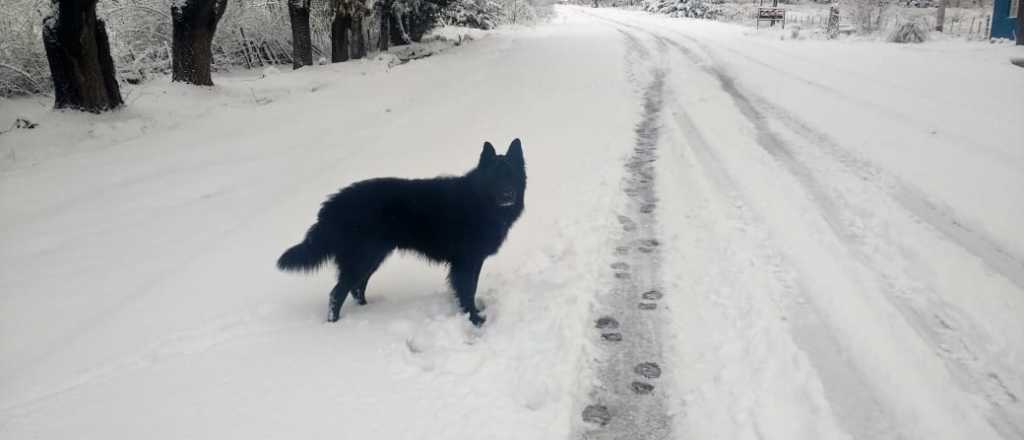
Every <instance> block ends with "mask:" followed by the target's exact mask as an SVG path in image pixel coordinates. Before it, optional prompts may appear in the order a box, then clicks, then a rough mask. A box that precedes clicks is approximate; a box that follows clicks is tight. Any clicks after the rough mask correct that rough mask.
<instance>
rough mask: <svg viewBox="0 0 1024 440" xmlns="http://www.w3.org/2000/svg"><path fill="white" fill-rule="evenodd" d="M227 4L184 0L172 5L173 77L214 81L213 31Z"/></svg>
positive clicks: (193, 81) (214, 0)
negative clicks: (211, 70)
mask: <svg viewBox="0 0 1024 440" xmlns="http://www.w3.org/2000/svg"><path fill="white" fill-rule="evenodd" d="M227 5H228V2H227V0H183V1H181V2H180V4H175V5H172V6H171V22H172V25H173V29H174V31H173V37H172V45H173V46H174V47H173V51H172V54H171V58H172V62H171V81H181V82H186V83H190V84H195V85H200V86H212V85H213V79H212V78H211V77H210V65H211V64H212V63H213V51H212V49H213V35H214V33H216V32H217V22H219V21H220V18H221V17H222V16H223V15H224V10H225V9H226V8H227Z"/></svg>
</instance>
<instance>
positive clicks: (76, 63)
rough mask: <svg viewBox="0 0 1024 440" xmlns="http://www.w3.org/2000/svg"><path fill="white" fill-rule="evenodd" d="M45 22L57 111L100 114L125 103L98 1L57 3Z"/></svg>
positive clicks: (44, 42) (48, 58) (47, 57)
mask: <svg viewBox="0 0 1024 440" xmlns="http://www.w3.org/2000/svg"><path fill="white" fill-rule="evenodd" d="M56 3H57V11H56V14H55V15H51V16H49V17H46V19H45V20H43V46H44V47H45V48H46V59H47V61H49V63H50V75H51V76H52V77H53V89H54V104H53V106H54V108H72V109H77V110H85V111H90V112H95V113H98V112H101V111H104V110H110V109H113V108H116V107H118V106H120V105H121V104H123V103H124V101H123V100H122V99H121V91H120V88H119V87H118V85H117V78H116V77H115V76H114V61H113V59H111V57H110V43H109V41H108V39H107V30H106V26H105V25H104V23H103V20H100V19H98V18H96V0H57V1H56Z"/></svg>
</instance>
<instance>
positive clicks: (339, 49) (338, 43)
mask: <svg viewBox="0 0 1024 440" xmlns="http://www.w3.org/2000/svg"><path fill="white" fill-rule="evenodd" d="M351 27H352V16H351V15H349V13H348V11H344V10H341V9H339V10H337V11H336V12H335V13H334V19H333V20H331V62H332V63H340V62H342V61H348V47H349V41H348V31H349V29H350V28H351Z"/></svg>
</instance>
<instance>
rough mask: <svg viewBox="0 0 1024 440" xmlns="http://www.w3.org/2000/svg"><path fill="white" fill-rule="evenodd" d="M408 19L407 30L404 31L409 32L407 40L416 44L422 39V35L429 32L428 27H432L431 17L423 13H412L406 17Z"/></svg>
mask: <svg viewBox="0 0 1024 440" xmlns="http://www.w3.org/2000/svg"><path fill="white" fill-rule="evenodd" d="M407 16H408V17H409V28H408V29H406V30H407V31H408V32H409V39H410V40H412V41H415V42H417V43H419V42H420V40H421V39H423V34H425V33H427V31H429V30H430V26H432V25H433V17H432V16H430V15H427V14H423V13H416V12H412V13H409V14H408V15H407Z"/></svg>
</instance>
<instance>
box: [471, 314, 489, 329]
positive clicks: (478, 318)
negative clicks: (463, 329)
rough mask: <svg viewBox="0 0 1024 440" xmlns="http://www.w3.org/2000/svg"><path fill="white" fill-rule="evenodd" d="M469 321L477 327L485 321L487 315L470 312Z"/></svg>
mask: <svg viewBox="0 0 1024 440" xmlns="http://www.w3.org/2000/svg"><path fill="white" fill-rule="evenodd" d="M469 322H472V323H473V325H475V326H477V327H480V326H482V325H484V323H485V322H487V317H486V316H482V315H478V314H470V315H469Z"/></svg>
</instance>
